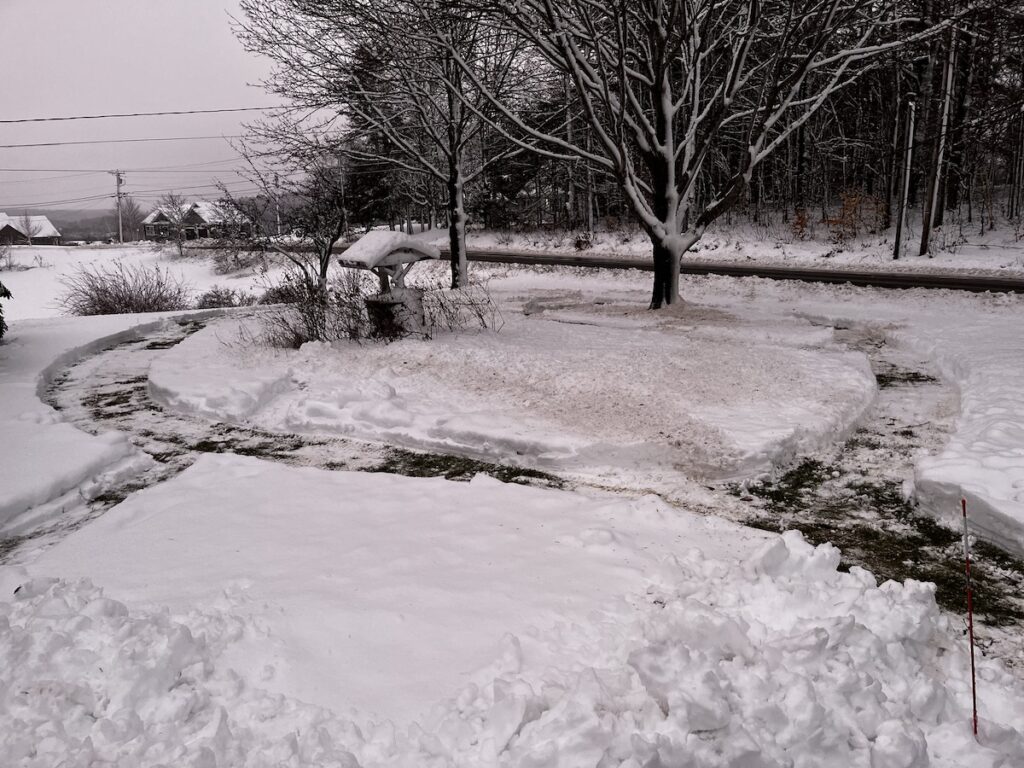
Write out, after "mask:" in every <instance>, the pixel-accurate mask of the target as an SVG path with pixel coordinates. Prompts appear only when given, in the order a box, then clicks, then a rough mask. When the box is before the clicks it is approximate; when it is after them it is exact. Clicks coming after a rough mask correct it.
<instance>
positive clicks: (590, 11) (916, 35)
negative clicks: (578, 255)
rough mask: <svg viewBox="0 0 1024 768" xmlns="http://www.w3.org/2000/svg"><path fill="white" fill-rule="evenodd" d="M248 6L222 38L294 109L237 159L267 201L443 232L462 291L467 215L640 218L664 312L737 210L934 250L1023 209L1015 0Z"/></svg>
mask: <svg viewBox="0 0 1024 768" xmlns="http://www.w3.org/2000/svg"><path fill="white" fill-rule="evenodd" d="M241 6H242V16H241V17H240V19H239V21H238V22H237V27H236V33H237V34H238V36H239V38H240V39H241V40H242V42H243V43H244V44H245V45H246V47H247V48H248V49H249V50H250V51H252V52H254V53H256V54H259V55H261V56H264V57H267V58H268V59H269V60H270V61H271V62H272V64H273V71H272V74H271V75H270V77H269V78H268V80H267V82H266V84H265V85H266V87H267V88H268V90H270V91H271V92H273V93H274V94H276V95H278V96H279V97H282V99H283V100H284V101H285V103H287V104H288V105H289V106H288V107H286V108H284V109H282V110H281V111H280V113H279V114H278V115H276V116H275V117H274V118H272V119H269V120H266V121H263V122H261V123H258V124H256V125H254V126H251V129H252V140H251V142H250V143H249V144H248V146H247V151H248V154H249V156H250V157H251V158H252V159H254V160H255V159H257V158H261V159H263V160H264V161H266V162H272V163H273V164H275V174H274V175H273V176H271V174H268V173H266V172H265V171H256V168H257V165H256V163H255V162H254V163H253V169H254V176H255V177H257V180H258V181H259V182H261V186H262V187H263V188H264V189H265V191H266V195H265V197H266V199H267V200H269V201H274V200H276V201H277V202H276V203H273V204H274V205H276V206H277V208H278V209H279V208H280V199H281V198H282V197H284V196H291V197H292V198H294V197H295V196H296V195H299V196H301V194H302V193H303V191H304V190H303V184H305V183H306V182H305V181H304V180H305V179H310V180H311V182H310V183H312V184H314V185H316V186H317V189H319V190H321V191H322V189H323V186H324V184H327V183H329V184H331V185H333V186H334V187H336V189H335V190H334V192H332V194H330V195H327V198H328V199H330V200H331V201H332V203H331V205H339V206H340V207H341V209H342V214H341V215H342V218H343V220H344V222H345V223H346V224H359V223H368V222H371V221H381V220H384V221H391V222H395V221H402V220H406V221H409V220H413V219H415V220H418V221H421V222H427V223H429V224H431V225H438V226H442V225H443V226H446V227H447V228H448V238H449V245H450V250H451V254H452V285H453V286H455V287H457V286H459V285H463V284H465V282H466V280H467V273H466V259H465V234H466V227H467V224H468V223H469V222H470V221H474V222H477V223H480V224H482V225H484V226H486V227H492V228H493V227H500V228H506V227H508V228H511V227H544V226H556V227H566V228H571V229H577V230H581V231H584V232H589V231H592V230H593V229H594V228H595V227H596V226H597V223H598V222H599V221H605V222H607V221H609V220H614V221H622V222H629V223H631V224H635V225H638V226H639V227H640V228H642V230H643V231H644V232H645V233H646V234H647V236H648V237H649V238H650V240H651V252H652V259H653V262H654V266H655V269H654V281H653V285H652V292H651V306H652V307H654V308H657V307H661V306H664V305H667V304H672V303H674V302H675V301H677V300H678V298H679V280H678V277H679V261H680V259H681V258H682V256H683V254H685V252H686V251H687V250H688V249H689V248H691V247H692V246H693V245H694V244H695V243H696V242H698V241H699V239H700V238H701V237H702V236H703V234H704V233H705V231H706V230H707V228H708V227H709V226H710V225H711V224H713V223H714V222H715V221H717V220H719V219H720V218H721V217H723V216H727V215H734V214H736V213H737V212H743V213H745V214H746V215H749V216H751V217H753V218H755V219H757V218H758V217H761V216H766V215H768V214H769V213H772V212H776V213H777V212H781V213H782V215H784V216H785V217H786V218H787V220H788V221H789V222H790V224H791V226H792V227H793V228H794V230H795V231H797V232H798V234H802V233H803V231H804V230H805V229H806V228H807V227H808V226H809V223H810V222H811V221H813V220H815V219H821V220H825V221H829V222H833V223H836V224H837V225H838V226H840V227H856V226H866V227H869V228H872V229H875V230H879V231H880V230H884V229H886V228H889V227H896V228H897V229H898V230H900V228H902V227H903V226H905V223H906V221H907V216H908V214H907V211H908V210H913V211H915V215H919V216H920V221H921V226H920V231H921V235H922V237H921V241H920V243H917V244H915V246H916V247H917V249H918V250H919V251H920V252H922V253H927V252H929V251H930V249H931V247H932V244H931V243H930V241H929V237H930V232H931V231H932V229H933V228H934V227H935V226H938V225H941V224H942V223H943V220H944V218H946V217H947V216H949V215H950V212H954V213H955V215H956V216H957V218H958V220H960V221H964V222H967V223H969V224H970V225H971V226H976V227H977V230H978V231H979V232H984V231H986V230H987V229H991V228H993V227H995V226H996V225H997V224H998V223H999V222H1000V221H1004V220H1007V219H1009V220H1019V219H1020V217H1021V215H1022V209H1024V112H1022V104H1024V98H1022V96H1024V48H1022V41H1024V35H1022V32H1024V3H1019V2H1006V0H1001V1H999V2H994V1H992V2H985V1H983V2H980V3H971V2H964V1H961V0H908V1H902V0H794V1H792V2H790V1H786V2H782V1H781V0H609V1H608V2H594V0H517V1H516V2H514V3H513V2H493V0H242V3H241ZM261 167H266V165H265V164H264V165H262V166H261ZM296 172H298V173H297V175H296ZM282 174H285V177H286V179H292V181H286V182H285V183H283V184H282V181H281V178H282ZM306 196H307V197H308V196H309V195H308V194H307V195H306ZM901 239H902V231H901ZM897 255H898V254H897Z"/></svg>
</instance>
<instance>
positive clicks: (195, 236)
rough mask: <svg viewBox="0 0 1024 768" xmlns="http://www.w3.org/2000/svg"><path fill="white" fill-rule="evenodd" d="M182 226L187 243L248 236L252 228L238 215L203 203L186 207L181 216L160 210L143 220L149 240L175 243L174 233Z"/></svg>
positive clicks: (202, 201) (154, 211)
mask: <svg viewBox="0 0 1024 768" xmlns="http://www.w3.org/2000/svg"><path fill="white" fill-rule="evenodd" d="M176 222H180V227H181V231H182V236H183V238H184V239H185V240H201V239H203V238H207V237H223V236H225V235H227V234H231V233H232V232H240V233H241V234H244V235H248V234H249V233H250V232H251V229H252V227H251V225H250V224H249V222H248V221H246V220H245V219H244V218H242V217H241V216H240V215H239V214H237V213H235V212H234V211H231V210H229V209H227V208H225V207H224V206H222V205H220V204H219V203H212V202H209V201H206V200H200V201H198V202H195V203H185V204H184V205H183V206H182V208H181V211H180V213H176V212H175V211H172V210H167V209H166V208H165V207H163V206H157V207H156V209H154V210H153V212H152V213H150V214H149V216H147V217H146V218H145V219H143V220H142V227H143V237H145V239H146V240H173V239H175V235H174V233H173V232H172V229H173V228H174V227H175V226H176Z"/></svg>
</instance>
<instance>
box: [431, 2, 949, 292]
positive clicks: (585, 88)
mask: <svg viewBox="0 0 1024 768" xmlns="http://www.w3.org/2000/svg"><path fill="white" fill-rule="evenodd" d="M461 5H463V6H464V7H465V8H468V9H469V10H470V11H473V12H479V13H481V14H485V15H486V16H487V17H488V18H490V19H491V22H492V23H493V24H494V25H495V26H497V27H500V28H504V29H509V30H512V31H514V32H515V33H516V34H517V35H518V36H520V37H521V38H522V39H523V40H525V41H527V43H528V46H529V48H528V54H529V55H531V56H533V57H535V58H536V59H539V60H541V61H543V62H544V63H545V64H546V65H547V66H548V67H550V68H551V69H552V70H553V71H554V72H555V73H557V74H558V75H559V76H563V77H565V78H567V80H568V82H569V83H571V87H572V88H573V89H574V91H575V93H576V96H577V98H578V100H579V103H580V104H581V105H582V115H581V118H582V120H583V121H585V123H586V125H587V126H588V128H589V135H590V136H592V137H593V141H592V143H591V144H583V143H581V142H574V141H572V140H570V139H569V138H567V136H566V134H565V133H564V132H552V131H549V130H542V129H539V128H538V127H537V126H536V125H533V124H531V122H530V120H529V119H528V118H526V117H524V115H523V114H522V113H521V112H520V111H519V110H518V109H517V107H516V104H515V103H512V102H510V101H509V100H508V99H505V98H503V97H502V96H501V95H500V94H497V93H494V92H493V91H492V90H491V89H489V88H488V86H487V84H486V83H485V82H483V81H482V80H480V79H479V78H478V77H477V76H476V74H475V66H474V63H473V62H472V61H470V60H467V58H466V57H465V56H464V55H463V54H462V53H461V52H460V51H459V49H458V47H457V46H455V45H449V53H450V54H451V56H452V57H453V58H454V59H455V60H456V61H457V62H458V64H459V65H460V68H461V71H462V73H463V75H464V76H465V77H466V78H467V79H468V80H469V81H470V82H471V83H472V85H473V87H474V88H475V89H477V90H479V91H480V92H481V93H484V94H486V95H488V96H489V97H490V101H489V103H490V106H491V107H493V108H494V109H495V110H496V111H497V112H499V113H500V114H501V116H502V118H503V121H496V120H491V119H490V118H489V117H488V115H487V114H486V113H484V112H482V111H478V114H480V115H481V116H482V117H485V118H487V119H488V120H489V121H490V122H492V123H493V124H494V126H495V127H496V128H499V129H500V130H502V131H503V132H504V133H505V134H506V136H508V137H509V138H512V139H514V140H516V141H518V142H519V143H521V144H523V143H525V142H531V143H540V144H541V145H543V146H544V147H545V151H547V152H548V153H550V154H553V155H557V156H563V157H577V158H581V159H583V160H584V161H586V162H587V163H589V164H591V165H592V166H594V167H596V168H598V169H601V170H603V171H604V172H606V173H608V174H609V175H611V176H613V177H614V178H615V179H616V180H617V182H618V184H619V186H620V188H621V191H622V193H623V195H624V196H625V198H626V200H627V201H628V203H629V205H630V207H631V208H632V210H633V212H634V214H635V215H636V216H637V217H638V219H639V221H640V224H641V226H642V227H643V228H644V230H645V231H646V233H647V234H648V236H649V237H650V239H651V242H652V245H653V258H654V286H653V292H652V296H651V307H652V308H658V307H661V306H662V305H663V304H672V303H674V302H676V301H677V300H678V298H679V263H680V259H681V257H682V255H683V254H684V253H685V252H686V251H687V250H688V249H689V248H690V247H692V246H693V245H694V244H695V243H696V242H697V241H698V240H699V239H700V238H701V237H702V235H703V234H704V231H705V230H706V228H707V227H708V225H709V224H710V223H711V222H713V221H715V220H716V219H717V218H718V217H720V216H721V215H723V214H724V213H725V212H726V211H728V210H729V209H730V208H731V207H732V206H733V205H734V204H735V203H736V202H737V201H738V200H739V199H740V198H741V197H742V195H743V194H744V193H745V191H746V189H747V187H748V185H749V183H750V180H751V176H752V174H753V172H754V170H755V169H756V168H757V166H758V165H759V164H760V163H761V162H762V161H764V160H765V159H766V158H767V157H768V156H770V155H771V154H772V153H773V152H774V151H775V150H776V149H777V148H778V147H780V146H782V145H784V143H785V142H786V140H787V137H788V136H789V135H790V134H791V133H793V132H794V131H796V130H798V129H799V128H800V126H802V125H803V124H804V123H805V122H806V121H807V120H808V119H809V118H810V117H811V116H812V115H813V114H814V113H815V112H816V111H817V110H818V109H819V108H820V107H821V106H822V105H823V104H825V103H826V102H827V101H828V100H829V98H830V97H831V96H833V95H834V94H835V93H837V92H838V91H839V90H840V89H842V88H843V87H844V86H846V85H847V84H849V83H851V82H853V81H854V80H856V79H857V77H858V76H859V75H860V74H862V73H863V72H864V71H866V69H867V68H868V67H870V65H871V62H872V61H873V60H875V58H876V57H877V56H879V54H881V53H883V52H886V51H889V50H892V49H894V48H896V47H898V46H900V45H904V44H906V43H908V42H910V41H914V40H921V39H924V38H926V37H927V36H929V35H931V34H934V33H935V32H936V31H937V30H938V29H939V28H941V27H942V26H944V24H943V25H937V26H934V27H931V28H928V29H926V30H923V31H918V32H916V33H915V34H914V35H904V36H902V39H901V37H900V35H899V34H898V31H899V30H902V29H905V28H907V29H909V28H915V29H920V25H919V24H915V25H913V27H912V26H911V23H910V22H911V21H914V20H906V19H900V18H898V17H897V15H896V13H897V7H896V4H892V3H882V4H879V3H876V2H871V1H870V0H793V1H792V2H790V1H789V0H786V2H782V1H781V0H628V1H627V0H617V1H614V2H608V3H597V2H592V0H517V2H515V3H497V4H495V3H490V2H481V3H476V2H473V0H467V2H465V3H463V4H461ZM432 18H433V17H432V16H430V15H423V16H422V17H421V20H422V22H423V23H425V24H428V25H429V24H431V23H432V21H431V20H432ZM948 22H949V20H947V22H945V23H948ZM432 28H433V31H434V34H435V36H436V38H437V39H438V40H439V41H446V40H448V34H447V32H446V31H445V29H444V26H443V25H441V24H433V26H432ZM467 107H468V108H470V109H474V106H473V105H471V104H467ZM712 160H713V161H714V163H715V164H716V166H718V167H719V168H720V169H724V170H725V172H721V171H720V172H718V173H716V174H714V175H713V176H711V175H709V174H707V173H705V171H706V170H707V168H708V165H709V163H710V162H711V161H712ZM698 183H701V184H703V185H704V186H705V187H706V188H705V189H701V190H698Z"/></svg>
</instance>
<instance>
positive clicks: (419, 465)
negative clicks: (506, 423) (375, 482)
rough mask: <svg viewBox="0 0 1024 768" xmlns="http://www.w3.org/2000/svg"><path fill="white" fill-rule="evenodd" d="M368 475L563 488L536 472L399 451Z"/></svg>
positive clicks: (553, 478)
mask: <svg viewBox="0 0 1024 768" xmlns="http://www.w3.org/2000/svg"><path fill="white" fill-rule="evenodd" d="M367 471H369V472H390V473H392V474H396V475H405V476H407V477H444V478H445V479H447V480H470V479H472V477H473V475H477V474H481V473H482V474H485V475H490V476H491V477H493V478H495V479H497V480H500V481H501V482H503V483H520V484H523V485H541V486H545V487H548V488H563V487H565V482H564V481H563V480H562V479H561V478H559V477H556V476H555V475H551V474H548V473H547V472H541V471H540V470H537V469H527V468H525V467H514V466H507V465H504V464H491V463H489V462H486V461H478V460H476V459H467V458H465V457H463V456H452V455H450V454H432V453H418V452H416V451H407V450H404V449H401V448H391V449H388V452H387V455H386V457H385V459H384V460H383V461H382V462H381V463H380V464H378V465H377V466H375V467H373V468H371V469H369V470H367Z"/></svg>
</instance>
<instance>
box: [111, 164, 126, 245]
mask: <svg viewBox="0 0 1024 768" xmlns="http://www.w3.org/2000/svg"><path fill="white" fill-rule="evenodd" d="M110 173H112V174H113V175H114V179H115V180H116V182H117V195H116V197H117V242H118V243H124V223H123V222H122V220H121V198H122V197H124V194H123V193H122V192H121V186H122V185H123V184H124V173H123V172H122V171H110Z"/></svg>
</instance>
